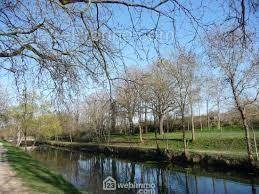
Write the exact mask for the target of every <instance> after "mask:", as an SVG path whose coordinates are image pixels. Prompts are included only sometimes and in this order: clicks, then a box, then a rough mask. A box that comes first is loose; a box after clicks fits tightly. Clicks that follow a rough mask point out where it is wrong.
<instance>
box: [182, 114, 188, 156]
mask: <svg viewBox="0 0 259 194" xmlns="http://www.w3.org/2000/svg"><path fill="white" fill-rule="evenodd" d="M181 120H182V131H183V148H184V155H185V157H187V156H188V150H187V143H186V134H185V120H184V111H182V119H181Z"/></svg>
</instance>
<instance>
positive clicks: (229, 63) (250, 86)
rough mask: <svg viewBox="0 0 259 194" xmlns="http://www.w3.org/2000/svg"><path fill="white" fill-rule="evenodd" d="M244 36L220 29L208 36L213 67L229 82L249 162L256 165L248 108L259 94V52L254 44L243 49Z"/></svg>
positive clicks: (237, 32) (238, 32)
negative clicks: (225, 32) (241, 125)
mask: <svg viewBox="0 0 259 194" xmlns="http://www.w3.org/2000/svg"><path fill="white" fill-rule="evenodd" d="M241 37H242V33H241V32H240V31H239V30H237V31H235V33H232V34H231V35H229V36H225V35H224V32H223V33H222V32H221V31H220V30H216V31H215V32H213V33H212V34H211V36H210V37H208V47H207V49H208V53H209V56H210V58H211V59H212V60H213V62H214V63H213V64H214V65H215V66H216V67H217V68H218V69H219V73H220V74H222V76H224V78H225V81H226V83H228V86H229V89H230V91H231V93H232V98H233V100H234V103H235V106H236V108H237V110H238V112H239V113H240V118H241V120H242V124H243V128H244V131H245V140H246V146H247V154H248V160H249V162H250V163H252V162H253V160H254V159H253V152H252V146H251V140H250V133H249V125H248V118H247V114H246V108H247V106H248V105H249V104H252V103H254V102H255V101H256V100H257V97H258V95H259V88H258V85H259V83H258V78H257V77H256V72H257V69H258V65H259V62H258V57H257V56H258V51H256V50H255V51H254V50H253V45H249V47H248V45H247V47H243V45H242V41H241V40H242V38H241ZM252 96H254V97H252Z"/></svg>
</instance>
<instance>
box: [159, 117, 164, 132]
mask: <svg viewBox="0 0 259 194" xmlns="http://www.w3.org/2000/svg"><path fill="white" fill-rule="evenodd" d="M158 118H159V134H160V135H163V134H164V115H159V116H158Z"/></svg>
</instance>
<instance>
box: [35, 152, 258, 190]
mask: <svg viewBox="0 0 259 194" xmlns="http://www.w3.org/2000/svg"><path fill="white" fill-rule="evenodd" d="M31 154H32V156H33V158H35V159H37V160H40V161H42V162H43V163H45V164H46V165H47V166H48V167H49V168H50V169H52V170H54V171H56V172H59V173H60V174H62V175H63V177H64V178H65V179H66V180H68V181H69V182H71V183H72V184H73V185H75V186H76V187H77V188H79V189H80V190H83V191H87V192H88V193H98V194H99V193H123V194H126V193H139V194H142V193H143V194H144V193H145V194H153V193H172V194H173V193H176V194H184V193H189V194H259V184H258V183H259V180H258V179H256V178H251V177H250V178H249V177H244V176H243V177H240V176H238V177H237V176H233V175H229V174H227V175H224V174H222V173H209V175H208V173H206V172H205V173H204V171H203V172H201V171H199V172H196V173H195V174H192V173H190V172H188V171H190V170H188V169H187V170H186V169H183V168H180V169H179V168H176V167H170V166H168V165H164V164H157V163H141V162H133V161H128V160H122V159H117V158H112V157H107V156H104V155H100V154H89V153H79V152H70V151H64V150H59V149H53V148H50V147H41V148H40V149H37V150H36V151H33V152H32V153H31ZM108 176H112V177H113V178H114V179H116V181H117V189H116V190H113V191H104V190H103V180H104V179H105V178H106V177H108ZM222 177H224V178H222ZM129 182H130V183H129ZM125 183H129V184H128V187H132V186H136V187H137V186H140V185H136V184H138V183H148V184H146V185H142V187H145V189H143V188H142V189H139V188H137V189H128V188H118V187H122V186H125ZM107 184H108V185H107ZM107 184H106V186H113V185H110V182H109V183H107ZM122 184H124V185H122Z"/></svg>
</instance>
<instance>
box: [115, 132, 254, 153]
mask: <svg viewBox="0 0 259 194" xmlns="http://www.w3.org/2000/svg"><path fill="white" fill-rule="evenodd" d="M186 136H187V139H188V148H189V150H190V151H193V152H207V153H217V152H218V153H221V154H229V155H244V156H245V155H246V143H245V140H244V132H243V131H242V130H240V129H239V130H238V129H233V130H231V129H230V128H229V129H224V130H223V131H222V132H220V131H219V130H215V129H214V130H213V129H211V130H203V131H196V132H195V141H191V131H187V132H186ZM251 136H252V134H251ZM163 138H164V139H163ZM143 139H144V142H143V143H140V142H139V136H138V135H130V136H129V135H112V136H111V142H112V143H111V144H112V145H118V146H119V145H121V146H135V147H146V148H155V147H156V141H155V134H154V133H147V134H143ZM158 139H159V141H158V143H159V147H160V148H165V147H166V139H168V145H169V149H170V150H172V151H182V150H183V142H182V132H179V131H178V132H172V133H168V134H165V135H164V136H163V135H158ZM256 140H257V146H258V145H259V131H257V132H256ZM252 143H253V141H252ZM253 147H254V144H253Z"/></svg>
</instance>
